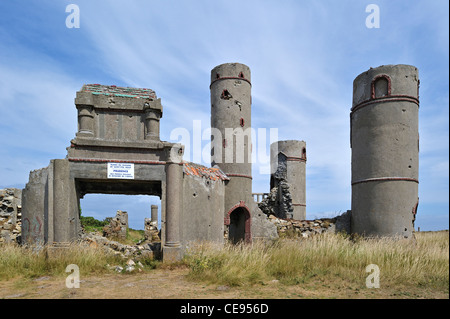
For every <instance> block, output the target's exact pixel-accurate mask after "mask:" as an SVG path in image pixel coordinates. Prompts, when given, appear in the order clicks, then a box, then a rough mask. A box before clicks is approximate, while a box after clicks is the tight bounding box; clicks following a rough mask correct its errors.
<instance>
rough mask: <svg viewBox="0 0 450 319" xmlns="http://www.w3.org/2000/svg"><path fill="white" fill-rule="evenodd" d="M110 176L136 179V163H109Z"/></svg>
mask: <svg viewBox="0 0 450 319" xmlns="http://www.w3.org/2000/svg"><path fill="white" fill-rule="evenodd" d="M108 178H117V179H134V164H132V163H108Z"/></svg>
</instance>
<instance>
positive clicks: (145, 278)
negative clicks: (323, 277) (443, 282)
mask: <svg viewBox="0 0 450 319" xmlns="http://www.w3.org/2000/svg"><path fill="white" fill-rule="evenodd" d="M187 273H188V270H187V269H185V268H178V269H173V270H168V269H157V270H152V271H149V272H144V273H134V274H106V275H99V276H83V274H80V280H81V282H80V288H72V289H69V288H67V287H66V284H65V280H66V278H65V277H49V276H44V277H41V278H37V279H27V280H24V279H12V280H8V281H2V282H0V299H274V298H275V299H277V298H281V299H303V298H313V299H316V298H327V299H328V298H330V299H335V298H337V299H347V298H349V299H354V298H357V299H359V298H364V299H365V298H394V299H397V298H413V299H417V298H439V299H440V298H448V293H445V292H439V291H429V290H420V291H419V290H417V289H414V290H411V288H409V289H407V288H402V287H385V288H384V289H383V288H380V289H367V288H361V287H351V286H349V285H347V284H346V283H345V282H341V283H339V282H334V283H332V285H329V284H327V283H324V282H320V281H316V282H311V283H308V284H307V285H293V286H286V285H282V284H280V283H279V282H277V281H271V282H268V283H265V284H264V285H255V286H248V287H227V286H218V285H208V284H204V283H199V282H192V281H189V280H188V279H186V275H187Z"/></svg>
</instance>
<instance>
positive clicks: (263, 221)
mask: <svg viewBox="0 0 450 319" xmlns="http://www.w3.org/2000/svg"><path fill="white" fill-rule="evenodd" d="M251 230H252V239H253V240H267V239H276V238H278V233H277V227H276V225H274V224H273V223H271V222H270V220H269V218H268V216H267V215H266V214H264V213H263V212H262V211H261V209H259V207H258V205H257V204H256V202H255V203H254V204H253V209H252V224H251Z"/></svg>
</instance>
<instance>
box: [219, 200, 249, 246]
mask: <svg viewBox="0 0 450 319" xmlns="http://www.w3.org/2000/svg"><path fill="white" fill-rule="evenodd" d="M225 224H226V225H228V240H229V241H230V242H231V243H232V244H238V243H240V242H245V243H249V242H251V233H250V212H249V211H248V208H247V207H246V206H245V205H240V206H238V207H234V208H232V209H231V210H230V212H229V213H228V218H227V219H226V223H225Z"/></svg>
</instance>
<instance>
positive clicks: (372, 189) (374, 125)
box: [350, 65, 419, 238]
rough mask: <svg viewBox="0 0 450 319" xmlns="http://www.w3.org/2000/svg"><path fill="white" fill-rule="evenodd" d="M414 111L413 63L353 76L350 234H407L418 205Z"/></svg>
mask: <svg viewBox="0 0 450 319" xmlns="http://www.w3.org/2000/svg"><path fill="white" fill-rule="evenodd" d="M418 111H419V78H418V70H417V68H415V67H414V66H410V65H384V66H380V67H378V68H371V69H370V70H368V71H366V72H364V73H362V74H360V75H359V76H357V77H356V78H355V80H354V82H353V107H352V109H351V113H350V126H351V133H350V135H351V141H350V144H351V148H352V232H353V233H357V234H362V235H365V236H402V237H405V238H409V237H411V236H412V231H413V230H414V220H415V216H416V212H417V206H418V184H419V180H418V178H419V176H418V175H419V174H418V171H419V129H418V122H419V121H418V115H419V112H418Z"/></svg>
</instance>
